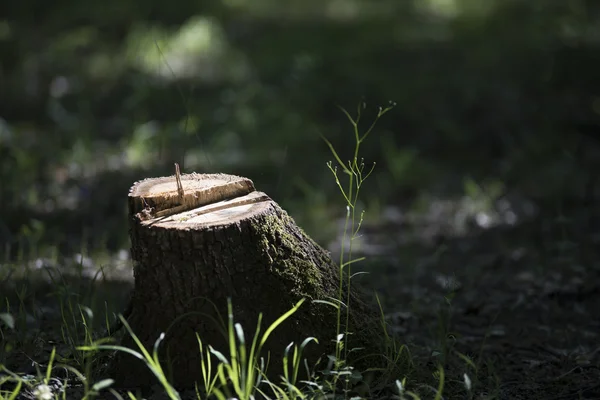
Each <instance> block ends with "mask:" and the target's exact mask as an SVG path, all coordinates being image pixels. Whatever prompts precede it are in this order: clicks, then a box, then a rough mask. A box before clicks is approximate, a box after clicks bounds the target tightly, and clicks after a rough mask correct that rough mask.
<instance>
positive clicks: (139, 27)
mask: <svg viewBox="0 0 600 400" xmlns="http://www.w3.org/2000/svg"><path fill="white" fill-rule="evenodd" d="M599 47H600V5H599V4H598V3H597V2H594V1H591V0H590V1H584V0H571V1H564V0H523V1H520V0H510V1H509V0H502V1H500V0H487V1H482V0H429V1H424V0H420V1H416V0H415V1H410V0H404V1H386V0H378V1H376V0H364V1H362V0H354V1H351V0H328V1H323V0H318V1H317V0H302V1H296V0H288V1H285V2H278V1H274V0H253V1H248V0H229V1H225V0H215V1H211V2H201V1H170V2H169V1H167V2H165V1H154V0H151V1H148V0H145V1H138V0H104V1H97V0H91V1H85V2H82V1H73V0H61V1H54V2H48V1H39V0H22V1H18V2H16V1H13V2H8V1H6V2H2V5H0V243H1V244H2V247H1V249H0V251H1V252H3V253H4V258H5V259H6V258H14V257H21V256H22V257H29V256H33V257H37V256H41V255H44V256H48V254H52V255H54V256H56V255H65V256H69V255H71V254H73V253H76V252H82V253H85V254H92V255H94V254H96V255H99V254H116V253H117V252H118V251H119V250H120V249H126V248H127V246H128V239H127V221H126V196H127V191H128V189H129V187H130V186H131V185H132V183H133V182H134V181H136V180H139V179H142V178H145V177H151V176H163V175H170V174H173V172H174V168H173V163H174V162H179V163H180V164H182V166H183V171H184V172H192V171H196V172H225V173H235V174H239V175H243V176H246V177H249V178H251V179H253V180H254V182H255V184H256V186H257V188H258V189H259V190H262V191H265V192H267V193H268V194H269V195H271V196H272V197H273V198H274V199H275V200H276V201H278V202H279V203H280V204H281V205H282V206H283V207H284V208H285V209H287V210H288V211H289V212H290V213H291V214H292V215H293V216H294V217H295V218H296V220H297V221H298V222H299V224H300V225H301V226H302V227H304V228H305V229H306V230H307V231H308V233H309V234H311V235H312V236H313V237H315V239H317V240H319V241H320V242H322V243H323V244H325V245H327V243H329V242H328V241H330V240H332V238H333V236H334V234H335V232H336V230H337V225H336V223H335V221H336V217H337V216H339V215H341V214H342V213H343V211H344V207H345V205H344V203H343V201H340V200H341V198H340V197H339V194H338V193H337V192H336V191H337V188H336V186H335V183H334V180H333V178H332V176H331V174H330V172H329V171H328V169H327V167H326V164H325V163H326V161H328V160H330V159H332V157H331V155H330V153H329V150H328V148H327V146H326V145H325V143H324V142H323V140H322V139H321V137H320V135H324V136H326V137H327V138H329V139H330V140H331V141H332V142H333V144H334V145H335V146H336V148H337V149H338V150H339V152H340V153H341V154H342V155H343V158H344V159H347V158H348V157H350V155H351V151H352V148H353V134H352V129H351V126H350V124H349V123H348V121H347V120H346V119H345V117H344V115H343V113H342V112H341V111H340V110H339V109H338V108H337V106H338V105H339V106H341V107H344V108H346V109H348V110H349V111H350V112H351V113H352V114H354V113H355V110H356V107H357V105H358V104H360V103H361V102H363V101H364V102H365V103H366V109H365V110H364V115H363V121H365V127H366V126H368V124H369V123H370V122H372V121H373V117H374V115H375V113H376V111H377V108H378V107H379V106H385V105H387V104H388V102H389V101H393V102H395V103H396V104H397V106H396V107H395V108H394V109H393V110H392V111H391V112H389V113H388V114H386V115H385V116H384V117H383V118H382V119H381V120H380V121H379V123H378V125H377V127H376V130H375V131H374V133H373V135H372V136H371V137H370V138H369V140H368V141H367V142H365V144H364V146H363V149H362V150H363V156H364V157H365V160H366V161H367V162H372V161H376V162H377V166H376V170H375V172H374V175H373V176H372V177H371V178H370V180H369V181H368V182H367V184H366V186H365V187H364V191H363V197H362V199H363V202H364V206H365V207H366V208H367V211H368V213H367V215H368V218H371V219H377V218H379V217H380V216H381V215H383V214H382V212H383V211H384V210H386V206H387V205H394V206H396V207H400V209H401V210H404V211H403V212H409V211H410V212H413V213H417V214H418V213H422V214H423V213H427V212H429V211H431V207H429V208H428V205H431V204H432V202H433V201H434V200H435V199H463V198H464V197H465V196H466V197H471V198H473V197H477V196H480V195H483V196H484V197H485V198H486V200H487V202H485V204H484V205H483V206H481V205H480V206H478V207H479V211H481V207H483V208H486V207H487V208H490V209H492V208H494V207H496V206H497V200H498V199H500V198H511V199H513V200H511V201H512V202H511V207H514V208H515V209H517V208H518V207H519V203H521V205H523V204H525V202H528V203H527V204H529V203H533V204H535V205H536V207H539V208H544V207H549V208H552V207H566V206H565V204H570V205H571V207H578V204H585V201H588V202H589V201H590V199H593V197H592V192H593V190H592V189H591V188H593V175H594V171H596V170H598V169H599V168H600V162H599V160H600V156H599V154H600V151H599V148H600V146H599V144H600V141H598V138H599V137H600V136H599V133H598V132H599V131H600V53H599V51H598V50H599ZM490 200H491V201H490ZM448 201H451V200H448ZM591 201H593V200H591ZM424 210H425V211H424ZM427 210H429V211H427ZM479 211H478V212H479ZM484 211H485V210H484ZM488 211H489V210H488Z"/></svg>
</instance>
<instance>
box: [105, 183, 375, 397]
mask: <svg viewBox="0 0 600 400" xmlns="http://www.w3.org/2000/svg"><path fill="white" fill-rule="evenodd" d="M129 213H130V220H131V221H130V222H131V228H130V236H131V253H132V258H133V261H134V278H135V288H134V291H133V295H132V299H131V303H130V308H129V313H128V315H127V322H128V324H129V325H130V327H131V328H132V330H133V332H134V333H135V334H136V335H137V336H138V338H139V339H140V340H141V342H142V343H143V344H144V346H145V347H146V348H147V349H148V350H149V351H150V352H152V348H153V346H154V343H155V341H156V340H157V339H158V338H159V336H160V335H161V333H163V332H164V333H165V334H166V335H165V338H164V341H163V342H162V343H161V347H160V349H161V350H160V352H159V353H160V355H161V361H162V365H163V368H164V369H165V371H169V372H168V374H167V375H168V377H169V378H170V380H171V383H173V384H174V385H175V386H176V387H193V386H194V384H195V383H196V382H199V384H200V385H201V384H202V382H201V376H202V374H201V362H200V352H199V345H198V340H197V337H196V334H198V335H199V336H200V338H201V339H202V343H203V344H210V345H212V346H213V347H215V348H216V349H218V350H220V351H221V352H223V353H224V354H226V355H228V354H229V352H228V347H227V342H226V340H225V338H224V336H223V335H224V331H223V328H224V326H223V325H221V324H220V323H218V322H217V321H219V317H218V315H219V314H220V316H221V320H222V321H225V322H226V321H227V299H228V298H231V299H232V304H233V313H234V319H235V322H239V323H240V324H241V325H242V327H243V328H244V332H245V335H246V341H247V342H248V343H251V341H252V337H253V335H254V332H255V330H256V323H257V319H258V316H259V313H261V312H262V313H263V322H262V324H261V327H262V329H261V334H262V333H263V332H264V331H265V330H266V329H267V327H268V326H269V325H270V324H271V323H272V322H273V321H275V320H276V319H277V318H278V317H280V316H281V315H282V314H284V313H285V312H287V311H288V310H290V309H291V308H292V307H293V306H294V305H295V304H296V303H297V302H298V301H299V300H301V299H302V298H306V300H307V301H305V302H304V303H303V304H302V306H301V307H300V309H299V310H298V311H297V312H296V313H295V314H293V315H292V316H291V317H290V318H289V319H288V320H286V321H285V322H284V323H283V324H282V325H280V326H279V327H278V328H277V329H276V330H275V331H274V332H273V334H272V335H271V336H270V338H269V341H268V342H267V343H266V345H265V347H264V349H263V355H266V354H267V352H270V362H269V368H268V371H271V373H272V374H273V376H279V375H281V374H282V362H281V359H282V355H283V352H284V349H285V348H286V346H287V345H288V344H290V342H292V341H293V342H294V343H296V344H300V343H301V342H302V341H303V340H304V339H305V338H307V337H311V336H314V337H317V338H318V340H319V344H316V343H311V344H309V345H308V346H307V347H306V349H305V353H304V355H305V356H306V357H307V358H308V360H309V362H310V363H311V364H312V363H314V362H316V361H317V359H318V358H319V357H321V356H322V355H323V354H331V353H332V352H333V349H332V346H333V344H332V343H333V340H334V339H335V335H336V323H337V319H336V311H335V309H334V307H332V306H331V305H327V304H323V303H315V302H312V300H330V299H331V298H334V299H336V298H338V296H339V292H338V291H339V270H338V266H337V265H336V263H334V262H333V261H332V259H331V258H330V256H329V254H328V253H327V252H326V251H325V250H323V249H322V248H321V247H320V246H319V245H317V244H316V243H315V242H314V241H313V240H312V239H311V238H309V237H308V236H307V235H306V234H305V233H304V232H303V231H302V229H300V228H299V227H298V226H297V225H296V224H295V223H294V221H293V219H292V218H291V217H290V216H288V214H287V213H286V212H285V211H284V210H282V209H281V208H280V207H279V205H277V203H275V202H274V201H273V200H271V199H270V198H269V197H268V196H267V195H266V194H265V193H262V192H259V191H256V190H255V188H254V184H253V182H252V181H251V180H250V179H247V178H242V177H238V176H232V175H223V174H187V175H181V176H180V175H179V174H177V175H176V176H173V177H163V178H152V179H146V180H143V181H140V182H137V183H135V184H134V186H133V187H132V188H131V191H130V194H129ZM344 293H346V292H345V290H344ZM344 296H346V294H344ZM344 299H345V297H344ZM351 303H352V304H351V305H350V310H351V311H352V314H351V318H350V325H351V326H350V331H351V332H353V335H352V336H351V338H350V347H366V349H375V348H376V346H377V344H378V339H377V338H378V335H377V333H379V331H380V330H381V329H377V328H375V326H376V325H377V322H376V321H377V318H378V315H377V313H376V312H373V311H372V309H371V308H369V307H368V306H366V305H365V303H364V302H363V301H362V300H361V299H360V295H359V294H358V293H357V292H355V291H354V289H353V290H352V291H351ZM216 310H218V313H217V312H216ZM121 340H122V343H121V344H122V345H124V346H126V347H129V348H133V349H135V350H138V348H137V346H136V345H135V343H134V342H133V340H132V339H131V337H130V335H128V334H127V333H125V334H124V335H123V338H122V339H121ZM366 351H369V350H364V351H363V353H364V352H366ZM373 351H374V350H373ZM365 355H366V354H365ZM109 373H110V375H111V377H112V378H114V379H115V380H117V383H118V384H119V385H120V386H127V387H147V386H150V385H154V384H156V383H157V381H156V378H154V377H153V376H152V375H151V373H150V371H149V370H148V368H147V367H146V365H145V364H144V363H143V362H142V361H140V360H138V359H136V358H135V357H132V356H131V355H129V354H126V353H121V352H119V353H117V354H116V355H115V357H114V358H113V361H112V363H111V364H110V369H109ZM273 379H276V378H273Z"/></svg>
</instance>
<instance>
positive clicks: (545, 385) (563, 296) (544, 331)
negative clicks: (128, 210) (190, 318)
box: [0, 208, 600, 400]
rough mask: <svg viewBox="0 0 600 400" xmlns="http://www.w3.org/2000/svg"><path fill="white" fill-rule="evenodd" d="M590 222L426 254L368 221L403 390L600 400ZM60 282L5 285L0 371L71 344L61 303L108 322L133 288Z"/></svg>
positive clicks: (539, 227)
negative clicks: (17, 317)
mask: <svg viewBox="0 0 600 400" xmlns="http://www.w3.org/2000/svg"><path fill="white" fill-rule="evenodd" d="M565 213H566V212H564V211H563V214H565ZM591 214H592V210H589V209H584V208H577V209H576V210H575V211H573V212H569V213H568V215H563V217H562V218H558V219H557V218H556V216H555V215H546V216H544V215H542V216H539V217H538V218H535V219H532V220H530V221H527V222H524V223H522V224H518V225H515V226H512V227H507V226H503V227H497V228H492V229H487V230H480V231H479V232H476V233H475V232H471V233H470V234H468V235H465V236H456V237H443V236H440V237H437V238H436V239H435V240H434V241H433V242H432V243H431V246H427V245H420V246H419V245H416V244H415V243H406V242H405V241H403V239H402V236H403V235H402V232H403V231H404V230H406V229H408V228H407V227H406V226H401V225H398V224H394V223H390V222H389V221H388V222H382V223H379V224H371V225H369V224H365V227H364V230H363V235H364V236H363V240H364V243H368V244H370V245H371V246H379V247H378V248H385V249H388V251H386V252H385V253H384V254H379V255H376V256H372V257H370V258H369V263H365V264H368V265H369V267H368V269H369V270H370V272H371V273H370V275H368V276H367V278H366V280H365V281H364V283H365V284H366V285H367V287H368V288H370V289H374V290H376V291H377V292H378V293H379V294H380V297H381V299H382V301H383V305H384V309H385V311H386V314H387V317H388V318H389V321H390V323H391V326H392V327H393V329H394V331H395V333H397V334H398V335H399V336H400V337H401V338H402V340H403V341H404V342H405V343H406V344H407V345H408V348H409V349H410V351H411V354H412V356H413V359H414V363H415V367H416V368H415V371H416V372H415V374H414V375H413V376H412V377H410V378H409V380H408V381H407V383H406V385H407V389H408V390H417V391H418V392H420V393H421V394H422V395H423V393H425V394H424V395H423V398H424V399H426V398H433V397H434V394H433V393H431V396H429V397H428V396H427V393H426V392H424V390H425V389H424V386H423V385H421V383H422V381H420V380H421V379H429V380H430V381H431V376H432V375H431V374H432V373H435V371H436V368H437V365H439V364H441V365H442V366H443V367H444V370H445V374H446V383H445V390H444V398H448V399H463V398H466V399H468V398H473V399H492V398H494V399H507V400H508V399H511V400H512V399H515V400H518V399H527V400H530V399H540V400H542V399H543V400H554V399H556V400H558V399H600V224H596V225H595V226H594V225H593V224H591V223H590V221H593V220H594V219H593V218H592V217H591ZM596 215H597V214H596ZM389 249H393V251H390V250H389ZM55 279H65V280H64V281H62V282H63V285H61V286H60V287H62V288H63V290H66V291H67V292H68V293H57V292H56V291H57V286H56V285H54V284H53V283H52V282H51V281H50V280H48V279H33V280H32V279H28V280H18V279H11V278H9V277H5V279H3V280H0V283H2V286H0V289H1V293H2V297H3V298H4V296H7V298H8V299H9V300H8V301H9V303H10V304H12V305H13V308H12V310H13V311H15V307H17V308H19V307H22V310H20V313H21V315H25V318H24V320H23V321H17V326H19V323H21V324H22V326H21V329H20V330H19V331H20V332H24V334H23V335H21V336H19V337H18V338H12V339H11V337H10V335H9V334H7V335H6V336H4V337H3V341H4V342H5V343H4V345H6V344H7V343H10V345H11V346H12V347H13V349H12V350H11V351H8V350H7V348H6V347H5V346H3V350H2V351H0V364H4V365H6V367H7V368H8V369H10V370H12V371H15V372H28V373H34V372H35V362H40V363H42V365H41V366H40V368H43V363H44V362H45V360H47V359H48V356H49V354H50V352H51V350H52V348H53V347H56V348H57V352H58V353H59V354H62V353H66V352H68V351H69V349H71V348H72V344H69V343H67V342H68V340H65V338H66V337H68V335H65V326H69V324H73V320H65V319H64V315H65V312H64V311H65V307H66V306H67V304H68V303H67V302H65V301H64V299H65V298H69V297H71V296H72V298H73V299H74V300H76V301H75V303H78V304H89V305H90V307H91V308H92V309H94V310H96V311H95V312H96V313H97V314H100V315H101V318H97V319H99V320H101V321H96V322H97V324H98V326H103V321H102V319H103V318H104V317H103V315H104V314H105V313H108V315H111V313H112V312H119V311H120V310H122V309H124V307H125V305H126V303H127V299H128V296H129V292H130V290H131V288H132V280H131V275H130V272H129V273H127V272H125V273H124V274H122V275H121V276H120V277H119V279H106V280H105V279H95V280H93V279H90V278H82V277H79V278H75V279H72V280H71V279H68V278H55ZM361 279H362V278H361ZM60 299H62V300H60ZM90 302H93V303H94V304H90ZM19 305H20V306H19ZM61 307H62V311H61ZM67 314H68V313H67ZM73 326H74V325H73ZM6 332H8V331H5V333H6ZM467 359H468V360H470V361H466V360H467ZM464 374H466V375H467V376H468V377H469V379H470V381H471V385H472V388H471V391H470V392H469V391H467V390H466V389H465V384H464ZM423 377H428V378H423Z"/></svg>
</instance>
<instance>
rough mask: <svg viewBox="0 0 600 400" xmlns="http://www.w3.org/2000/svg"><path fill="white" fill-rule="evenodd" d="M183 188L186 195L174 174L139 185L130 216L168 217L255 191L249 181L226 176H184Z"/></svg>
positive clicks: (132, 194)
mask: <svg viewBox="0 0 600 400" xmlns="http://www.w3.org/2000/svg"><path fill="white" fill-rule="evenodd" d="M181 185H182V188H183V196H181V195H180V193H179V192H178V186H177V179H176V176H175V175H173V176H169V177H162V178H151V179H145V180H143V181H139V182H136V183H135V184H134V185H133V187H132V188H131V190H130V192H129V212H130V214H131V215H136V214H138V213H142V215H140V216H139V218H140V219H143V220H147V219H152V218H159V217H165V216H169V215H173V214H177V213H180V212H185V211H188V210H192V209H194V208H197V207H201V206H204V205H207V204H211V203H216V202H219V201H223V200H228V199H232V198H235V197H240V196H245V195H247V194H249V193H252V192H254V191H255V190H256V189H255V188H254V183H253V182H252V181H251V180H250V179H248V178H243V177H240V176H235V175H225V174H196V173H193V174H184V175H181Z"/></svg>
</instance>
